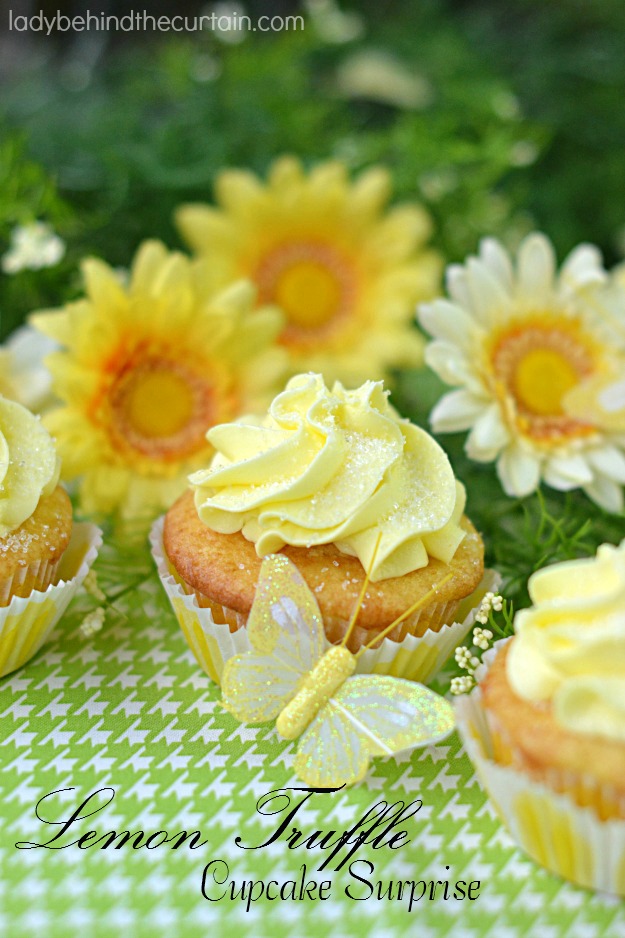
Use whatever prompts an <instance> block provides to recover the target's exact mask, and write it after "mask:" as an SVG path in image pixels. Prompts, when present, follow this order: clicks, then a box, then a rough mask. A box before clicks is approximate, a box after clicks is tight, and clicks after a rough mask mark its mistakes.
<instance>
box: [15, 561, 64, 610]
mask: <svg viewBox="0 0 625 938" xmlns="http://www.w3.org/2000/svg"><path fill="white" fill-rule="evenodd" d="M62 559H63V558H62V557H59V559H58V560H55V561H53V562H52V561H49V560H33V562H32V563H29V564H26V566H24V567H19V569H18V570H16V571H15V573H14V574H13V576H11V577H8V578H7V579H6V580H2V582H1V583H0V607H1V606H8V605H9V603H10V601H11V599H12V598H13V597H14V596H29V595H30V593H32V591H33V590H39V591H44V590H46V589H47V588H48V586H49V585H50V583H53V582H54V580H55V579H56V574H57V571H58V568H59V566H60V563H61V560H62Z"/></svg>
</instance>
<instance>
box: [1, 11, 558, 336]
mask: <svg viewBox="0 0 625 938" xmlns="http://www.w3.org/2000/svg"><path fill="white" fill-rule="evenodd" d="M401 6H402V9H401V10H400V11H398V12H397V13H396V14H394V15H393V17H388V18H387V21H385V23H384V24H383V28H382V26H381V24H380V23H378V22H377V21H376V19H375V17H374V16H373V14H372V18H371V23H370V24H366V29H365V31H364V34H363V37H362V38H361V39H359V40H357V41H354V42H351V43H347V44H335V45H332V44H328V43H327V42H325V41H324V40H322V39H321V38H320V36H319V35H318V33H317V32H316V30H315V29H314V27H313V25H312V24H311V23H310V22H309V23H308V24H307V27H306V29H305V30H304V31H301V32H285V33H275V34H272V35H268V36H263V37H261V36H259V35H258V34H255V35H250V36H248V37H247V38H246V39H245V41H244V42H242V43H241V44H239V45H226V44H223V43H221V44H220V43H219V42H218V41H217V39H216V38H215V37H214V36H212V35H210V34H203V35H202V36H200V37H196V36H188V37H178V36H169V37H166V38H161V39H159V40H158V41H153V42H152V41H147V40H146V41H144V42H143V43H141V44H140V45H133V46H128V47H123V46H122V47H121V48H120V49H118V50H116V51H115V52H114V53H111V54H110V55H109V56H108V57H107V58H105V59H104V61H103V62H102V63H101V64H100V65H98V67H97V68H94V69H92V68H91V67H90V66H89V65H88V63H86V62H85V61H84V59H81V57H80V52H77V53H75V57H74V58H71V57H69V56H68V58H67V60H66V61H64V62H63V63H62V64H61V66H60V67H59V63H58V61H53V60H49V59H43V60H41V61H40V62H36V61H34V62H33V65H32V68H31V69H30V70H27V69H25V70H24V71H23V72H22V73H21V74H20V76H19V80H15V81H14V82H12V83H11V82H7V83H6V87H5V89H4V94H3V97H2V100H1V101H0V133H2V135H3V136H4V137H5V139H7V140H9V141H11V140H13V139H15V138H16V137H19V138H20V139H22V138H23V139H25V140H27V151H28V157H29V159H30V160H31V161H32V160H35V161H37V162H38V163H39V164H40V167H45V169H43V168H42V169H40V173H41V174H42V178H48V179H49V178H52V179H53V180H54V181H55V183H56V185H57V186H58V192H59V193H60V195H61V196H62V198H63V199H64V203H65V205H66V206H67V208H68V211H69V217H68V216H65V217H64V224H65V227H66V230H67V232H68V234H69V235H70V236H69V239H68V248H69V251H68V262H70V261H72V262H73V266H74V268H75V266H76V262H77V260H78V259H79V258H80V257H82V256H83V255H85V254H90V253H95V254H98V255H101V256H103V257H105V258H106V260H107V261H108V262H110V263H111V264H113V265H115V266H127V265H128V262H129V260H130V258H131V257H132V254H133V253H134V250H135V249H136V246H137V244H138V243H139V241H141V240H142V239H143V238H147V237H159V238H162V239H163V240H165V242H166V243H168V244H169V245H171V246H174V247H175V246H180V242H179V240H178V237H177V234H176V231H175V229H174V227H173V224H172V213H173V210H174V208H175V207H176V206H177V205H178V204H179V203H181V202H184V201H198V200H200V201H208V200H210V198H211V195H212V186H213V181H214V178H215V175H216V174H217V173H218V171H219V170H220V169H222V168H223V167H225V166H228V165H229V166H248V167H250V168H251V169H253V170H255V171H257V172H261V173H264V172H265V170H266V169H267V166H268V165H269V163H270V162H271V161H272V160H273V159H274V158H275V157H276V156H277V155H279V154H280V153H283V152H293V153H297V154H298V155H300V156H301V157H302V158H303V159H304V160H305V161H307V162H313V161H318V160H322V159H327V158H328V157H339V158H341V159H343V160H345V161H346V162H347V163H348V165H349V166H350V168H351V169H353V170H354V171H357V170H359V169H361V168H363V167H364V166H367V165H369V164H371V163H372V162H377V161H380V162H383V163H385V164H386V165H388V166H389V167H390V168H391V170H392V172H393V174H394V178H395V183H396V190H395V191H396V197H397V198H398V199H402V200H403V199H419V200H422V201H425V202H426V203H427V204H428V206H429V208H430V210H431V212H432V214H433V216H434V219H435V225H436V234H435V240H436V243H437V245H438V246H439V247H440V248H441V250H442V251H443V253H444V254H445V255H446V256H447V257H449V258H456V259H460V258H462V257H463V256H464V255H465V254H466V252H467V251H469V250H473V249H474V248H475V245H476V242H477V239H478V238H479V236H480V235H483V234H486V233H490V234H496V235H502V236H504V235H506V236H510V237H513V238H514V237H515V235H518V233H519V232H520V231H522V230H524V229H525V228H527V227H528V225H529V224H530V222H529V220H528V219H527V217H526V215H525V213H524V211H523V210H522V200H521V198H520V195H519V193H520V189H519V186H521V184H522V180H523V176H524V171H523V169H522V168H520V167H519V166H516V165H515V160H517V158H518V153H519V152H520V151H519V147H521V151H522V149H523V147H525V148H526V149H527V148H528V147H529V148H530V151H531V152H532V153H533V152H534V151H537V150H539V149H540V147H541V146H542V144H543V141H544V140H545V139H546V137H547V136H548V131H547V130H546V129H545V128H542V127H539V126H538V125H535V124H533V123H530V122H529V121H527V120H525V119H523V118H522V117H521V116H520V115H519V113H518V109H517V106H516V103H515V102H516V99H515V97H514V94H513V91H512V88H511V85H510V84H509V83H508V82H507V81H506V80H504V79H502V78H501V76H499V75H498V74H497V73H496V71H495V69H493V67H492V65H490V64H488V63H487V61H486V60H485V59H484V58H483V57H482V56H480V54H479V53H478V52H477V51H476V50H474V49H473V48H472V47H471V45H470V43H469V42H468V41H467V39H466V38H465V36H464V34H463V29H462V25H461V24H460V23H459V22H458V21H456V20H455V19H454V17H453V16H450V15H449V13H448V12H446V10H445V5H444V4H433V3H424V4H421V3H420V4H408V3H406V4H402V5H401ZM380 49H381V50H383V51H384V52H385V53H386V54H387V56H390V57H391V62H392V63H393V67H394V68H397V69H400V70H403V71H405V72H406V73H408V74H410V75H412V76H413V77H414V80H415V81H418V82H419V83H420V84H421V86H422V87H423V89H424V93H423V97H422V101H421V102H420V103H419V104H418V106H417V107H416V108H415V109H409V110H406V109H405V108H404V107H402V106H400V105H396V104H393V101H392V94H391V100H390V103H380V102H379V101H373V100H371V99H370V96H367V95H366V94H364V93H363V95H361V96H358V97H346V93H345V91H344V89H342V88H341V83H340V74H341V69H342V68H344V66H345V65H346V64H349V62H350V60H352V58H353V56H354V55H355V54H360V55H362V54H365V55H366V54H369V53H371V52H375V51H377V50H380ZM371 68H374V65H372V66H371ZM375 80H376V79H375V75H374V81H375ZM384 81H385V80H384ZM384 81H383V82H382V84H384ZM515 154H516V156H515ZM31 165H32V162H31ZM23 172H24V169H23V168H22V169H20V173H23ZM3 199H4V193H3V192H2V190H0V219H1V218H3V217H4V209H3V207H2V205H1V203H2V201H3ZM30 208H31V214H36V215H40V216H43V217H44V218H46V219H47V220H51V221H54V220H55V218H56V213H55V212H53V211H51V208H50V206H49V205H47V204H45V203H44V202H42V201H37V200H36V199H34V200H33V204H32V206H30ZM6 237H7V232H6V231H5V230H0V238H2V239H3V240H5V239H6ZM10 279H11V278H5V277H2V278H0V308H2V309H3V310H5V316H6V311H7V310H8V311H9V319H8V320H7V319H5V320H3V325H2V331H3V332H4V333H6V331H7V328H8V327H7V323H8V324H9V325H11V326H12V325H14V324H15V322H16V320H17V319H18V318H21V317H23V316H24V315H25V314H26V313H27V312H29V311H30V309H32V307H33V306H36V305H58V304H59V303H60V302H62V301H63V300H65V299H66V298H67V296H68V295H71V293H72V291H73V290H75V288H76V281H75V279H72V277H70V276H68V273H67V267H66V268H64V272H63V277H57V276H56V275H53V276H52V277H51V278H50V277H49V276H48V275H47V274H43V275H42V277H41V278H40V280H41V282H42V284H43V285H42V286H41V288H40V289H39V290H38V293H37V291H34V290H32V289H30V288H29V289H28V290H26V291H24V290H22V289H20V290H12V287H11V283H10V282H9V281H10ZM19 279H20V281H21V282H22V283H28V284H29V283H30V280H31V278H30V276H29V275H26V274H22V275H20V277H19ZM7 291H8V292H7Z"/></svg>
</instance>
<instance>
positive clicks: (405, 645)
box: [150, 518, 499, 684]
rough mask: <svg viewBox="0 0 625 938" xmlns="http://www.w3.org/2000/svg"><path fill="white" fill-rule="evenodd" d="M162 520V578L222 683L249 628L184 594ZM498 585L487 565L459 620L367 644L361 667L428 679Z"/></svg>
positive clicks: (205, 666) (156, 535) (200, 654)
mask: <svg viewBox="0 0 625 938" xmlns="http://www.w3.org/2000/svg"><path fill="white" fill-rule="evenodd" d="M163 522H164V519H163V518H159V519H158V520H157V521H156V522H155V523H154V525H153V527H152V531H151V533H150V544H151V547H152V556H153V557H154V561H155V563H156V567H157V570H158V574H159V577H160V579H161V582H162V584H163V587H164V589H165V592H166V593H167V595H168V597H169V601H170V603H171V605H172V608H173V610H174V614H175V616H176V618H177V620H178V623H179V625H180V628H181V629H182V631H183V633H184V635H185V638H186V639H187V642H188V643H189V646H190V648H191V650H192V651H193V654H194V655H195V658H196V660H197V662H198V664H199V665H200V667H201V668H202V670H203V671H204V672H205V673H206V674H207V675H208V676H209V677H210V678H211V680H213V681H215V682H216V683H217V684H219V683H221V673H222V671H223V668H224V665H225V663H226V661H228V660H229V659H230V658H232V657H233V656H234V655H238V654H242V653H243V652H245V651H250V650H251V645H250V642H249V639H248V636H247V631H246V629H245V628H244V627H243V628H239V629H237V630H236V631H234V632H231V631H230V628H229V626H228V625H227V624H223V623H217V622H215V620H214V618H213V615H212V613H211V610H210V609H208V608H203V607H200V606H199V605H198V602H197V599H196V597H195V596H194V595H193V594H189V593H186V592H185V591H184V590H183V588H182V586H181V585H180V584H179V583H178V582H177V581H176V579H175V577H174V576H173V575H172V574H171V572H170V569H169V565H168V563H167V558H166V556H165V552H164V549H163ZM498 584H499V576H498V574H496V573H495V572H494V571H492V570H487V571H486V572H485V574H484V578H483V580H482V582H481V583H480V585H479V587H478V588H477V589H476V590H475V592H474V593H473V594H472V595H471V597H467V598H466V599H464V600H463V601H462V603H461V604H460V609H461V610H462V611H463V615H464V618H463V620H462V621H461V622H454V623H452V624H451V625H445V626H443V627H442V628H441V629H440V631H436V632H434V631H430V630H428V631H427V632H426V633H425V634H424V635H423V636H415V635H407V636H406V637H405V638H404V639H403V640H402V641H400V642H395V641H392V640H391V639H389V638H386V639H384V640H383V641H382V643H381V644H380V646H379V647H378V648H369V649H367V650H366V651H365V652H363V654H362V655H360V657H359V658H358V664H357V667H356V670H357V672H360V673H365V674H371V673H376V674H392V675H394V676H395V677H403V678H407V679H408V680H413V681H421V682H423V683H427V682H428V681H430V680H431V679H432V678H433V677H434V675H435V674H436V673H437V672H438V671H439V670H440V668H441V667H442V666H443V664H444V663H445V661H447V659H448V658H449V657H450V656H451V654H452V653H453V651H454V650H455V648H456V647H457V646H458V645H459V644H460V643H461V642H462V641H463V640H464V638H465V636H466V635H467V633H468V632H469V630H470V629H471V627H472V625H473V623H474V622H475V616H476V614H477V609H478V607H479V604H480V602H481V600H482V598H483V596H484V593H485V592H486V591H487V590H494V589H496V588H497V586H498Z"/></svg>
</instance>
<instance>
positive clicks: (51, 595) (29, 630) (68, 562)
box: [0, 523, 102, 677]
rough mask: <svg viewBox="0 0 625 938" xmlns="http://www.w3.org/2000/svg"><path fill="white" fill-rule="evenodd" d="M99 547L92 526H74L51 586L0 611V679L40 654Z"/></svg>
mask: <svg viewBox="0 0 625 938" xmlns="http://www.w3.org/2000/svg"><path fill="white" fill-rule="evenodd" d="M101 543H102V533H101V531H100V529H99V528H97V527H96V526H95V525H93V524H80V523H79V524H75V525H74V526H73V530H72V537H71V540H70V543H69V546H68V548H67V550H66V551H65V553H64V554H63V557H62V558H61V562H60V563H59V565H58V569H57V570H56V575H55V578H54V582H53V583H52V584H51V585H49V586H48V587H47V589H45V590H43V591H40V590H33V592H32V593H31V594H30V595H29V596H25V597H22V596H14V597H13V598H12V599H11V601H10V603H9V605H8V606H3V607H2V608H0V677H4V676H5V675H6V674H10V673H11V672H12V671H15V670H16V669H17V668H21V667H22V665H24V664H26V662H27V661H29V660H30V659H31V658H32V657H33V655H35V654H36V653H37V652H38V651H39V649H40V648H41V646H42V645H43V644H44V643H45V641H46V640H47V638H48V637H49V635H50V633H51V631H52V629H53V628H54V626H55V625H56V624H57V622H58V621H59V619H60V618H61V616H62V615H63V613H64V612H65V610H66V609H67V607H68V605H69V603H70V602H71V600H72V599H73V598H74V596H75V595H76V593H77V592H78V589H79V587H80V586H81V585H82V582H83V580H84V579H85V577H86V575H87V573H88V571H89V568H90V567H91V565H92V563H93V562H94V560H95V558H96V556H97V553H98V549H99V547H100V544H101Z"/></svg>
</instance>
